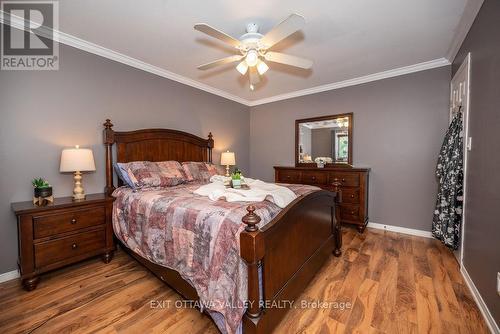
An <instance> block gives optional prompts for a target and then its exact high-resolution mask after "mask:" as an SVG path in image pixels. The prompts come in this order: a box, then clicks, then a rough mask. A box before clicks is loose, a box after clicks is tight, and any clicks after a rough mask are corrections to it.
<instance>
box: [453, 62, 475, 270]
mask: <svg viewBox="0 0 500 334" xmlns="http://www.w3.org/2000/svg"><path fill="white" fill-rule="evenodd" d="M463 71H467V72H466V73H465V74H466V82H467V84H466V91H465V95H466V96H467V101H466V105H465V106H464V105H462V110H463V111H462V123H463V132H464V133H463V136H464V137H463V143H464V148H463V150H464V152H463V177H464V180H463V202H462V222H461V227H460V229H461V231H460V233H461V235H460V254H459V258H458V262H459V265H460V267H462V266H463V260H464V245H465V224H466V221H465V212H466V208H467V165H468V163H467V162H468V157H469V151H470V150H471V149H472V148H471V146H470V144H471V139H470V136H469V128H470V126H469V119H470V117H469V115H470V81H471V80H470V78H471V53H470V52H469V53H468V54H467V56H466V57H465V59H464V61H463V62H462V64H461V65H460V67H459V69H458V71H457V72H456V73H455V75H454V76H453V78H452V79H451V81H450V111H449V121H450V122H451V119H452V117H453V80H454V79H455V78H456V77H457V75H459V74H461V73H462V72H463ZM455 255H456V254H455Z"/></svg>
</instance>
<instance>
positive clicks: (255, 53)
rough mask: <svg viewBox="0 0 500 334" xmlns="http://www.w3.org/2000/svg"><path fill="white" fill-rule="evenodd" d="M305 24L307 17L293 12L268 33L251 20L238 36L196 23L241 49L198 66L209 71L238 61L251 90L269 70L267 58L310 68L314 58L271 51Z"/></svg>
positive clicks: (238, 68) (239, 68)
mask: <svg viewBox="0 0 500 334" xmlns="http://www.w3.org/2000/svg"><path fill="white" fill-rule="evenodd" d="M305 23H306V21H305V19H304V17H302V16H301V15H298V14H292V15H290V16H288V17H287V18H286V19H284V20H283V21H282V22H281V23H279V24H278V25H276V26H275V27H274V28H273V29H271V31H269V32H268V33H267V34H265V35H262V34H261V33H259V26H258V25H257V24H255V23H249V24H248V25H247V27H246V31H247V32H246V34H244V35H242V36H241V37H240V38H239V39H236V38H234V37H232V36H229V35H228V34H226V33H224V32H222V31H219V30H217V29H215V28H213V27H211V26H209V25H208V24H206V23H198V24H195V25H194V29H196V30H198V31H201V32H203V33H205V34H207V35H209V36H211V37H214V38H217V39H219V40H221V41H223V42H225V43H227V44H230V45H231V46H233V47H234V48H235V49H236V50H238V51H239V54H237V55H234V56H229V57H226V58H222V59H219V60H216V61H212V62H210V63H206V64H203V65H200V66H198V69H200V70H208V69H210V68H213V67H216V66H219V65H223V64H229V63H234V62H239V63H238V65H237V66H236V69H237V70H238V72H240V73H241V75H245V74H246V73H247V72H248V76H249V80H250V89H251V90H254V88H255V85H256V84H258V83H259V82H260V76H261V75H263V74H264V73H265V72H266V71H267V70H268V69H269V66H268V65H267V64H266V63H265V61H270V62H275V63H281V64H286V65H289V66H294V67H299V68H303V69H309V68H311V67H312V64H313V62H312V61H311V60H308V59H304V58H300V57H296V56H291V55H287V54H284V53H280V52H274V51H269V49H271V48H272V47H273V46H274V45H275V44H276V43H278V42H279V41H281V40H283V39H285V38H287V37H288V36H290V35H291V34H293V33H294V32H296V31H298V30H300V29H302V28H303V27H304V25H305Z"/></svg>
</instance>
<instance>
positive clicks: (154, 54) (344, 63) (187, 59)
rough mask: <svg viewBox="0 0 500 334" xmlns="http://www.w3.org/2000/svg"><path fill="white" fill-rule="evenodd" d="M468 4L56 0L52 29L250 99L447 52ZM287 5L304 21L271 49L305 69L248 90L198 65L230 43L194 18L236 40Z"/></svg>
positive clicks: (242, 81)
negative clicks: (302, 61) (307, 62)
mask: <svg viewBox="0 0 500 334" xmlns="http://www.w3.org/2000/svg"><path fill="white" fill-rule="evenodd" d="M470 1H471V0H470ZM472 1H475V2H477V1H476V0H472ZM481 2H482V1H481ZM466 5H467V0H439V1H436V0H411V1H410V0H379V1H373V0H343V1H341V0H312V1H304V0H286V1H285V0H264V1H261V0H253V1H229V0H226V1H222V0H211V1H201V0H199V1H194V0H183V1H174V0H149V1H137V0H136V1H133V0H107V1H102V0H86V1H74V0H60V1H59V11H60V16H59V17H60V19H59V21H60V22H59V30H60V31H62V32H64V33H67V34H70V35H73V36H75V37H78V38H81V39H83V40H85V41H89V42H92V43H95V44H97V45H100V46H102V47H104V48H107V49H110V50H113V51H116V52H119V53H121V54H124V55H126V56H129V57H132V58H135V59H138V60H140V61H143V62H145V63H148V64H151V65H153V66H156V67H159V68H160V69H163V70H167V71H170V72H173V73H175V74H176V75H179V76H182V77H186V78H189V79H191V80H194V81H196V82H199V83H201V84H204V85H208V86H211V87H214V88H216V89H218V90H221V91H224V92H226V93H229V94H232V95H234V96H237V97H239V98H242V99H245V100H248V101H255V100H259V99H263V98H269V97H272V96H275V95H279V94H286V93H290V92H294V91H298V90H303V89H309V88H311V87H316V86H320V85H325V84H330V83H335V82H340V81H344V80H349V79H353V78H357V77H362V76H366V75H370V74H373V73H378V72H383V71H387V70H391V69H395V68H400V67H405V66H410V65H414V64H417V63H422V62H428V61H432V60H436V59H440V58H443V57H446V56H447V52H448V51H449V48H450V45H451V44H452V43H453V40H454V38H455V39H456V37H455V35H456V34H457V30H459V29H458V28H459V22H460V20H461V17H462V15H463V13H464V9H466ZM294 12H295V13H299V14H301V15H303V16H304V17H305V18H306V26H305V28H304V29H303V30H302V31H300V32H297V33H295V34H293V35H292V36H291V37H289V38H288V39H286V40H284V41H283V42H281V43H279V44H278V45H277V46H276V47H275V48H273V50H274V51H280V52H285V53H289V54H292V55H296V56H301V57H305V58H309V59H312V60H313V61H314V65H313V68H312V70H309V71H307V70H298V69H295V68H291V67H287V66H284V65H278V64H275V63H269V65H270V70H269V71H268V72H267V73H266V74H265V75H264V78H263V81H262V82H261V84H260V85H259V86H257V87H256V89H255V91H253V92H252V91H250V90H249V87H248V86H249V85H248V78H247V77H242V76H241V75H240V74H239V73H238V72H237V71H236V70H235V69H234V66H235V65H236V64H234V65H232V64H230V65H227V66H221V67H220V68H216V69H213V70H209V71H200V70H198V69H197V68H196V66H197V65H199V64H202V63H206V62H209V61H212V60H215V59H218V58H222V57H225V56H228V55H230V54H232V53H233V51H232V50H231V47H228V46H226V45H224V44H223V43H222V42H219V41H218V40H215V39H213V38H210V37H208V36H206V35H204V34H202V33H200V32H198V31H195V30H194V29H193V25H194V24H195V23H199V22H205V23H208V24H210V25H212V26H214V27H216V28H218V29H220V30H222V31H224V32H226V33H228V34H230V35H232V36H235V37H237V38H238V37H239V36H240V35H241V34H243V33H244V29H245V25H246V24H247V23H249V22H255V23H257V24H259V25H260V27H261V30H260V31H261V32H262V33H266V32H267V31H269V30H270V29H271V28H272V27H273V26H274V25H275V24H276V23H278V22H279V21H281V20H282V19H283V18H285V17H286V16H288V15H289V14H290V13H294ZM466 12H467V11H466Z"/></svg>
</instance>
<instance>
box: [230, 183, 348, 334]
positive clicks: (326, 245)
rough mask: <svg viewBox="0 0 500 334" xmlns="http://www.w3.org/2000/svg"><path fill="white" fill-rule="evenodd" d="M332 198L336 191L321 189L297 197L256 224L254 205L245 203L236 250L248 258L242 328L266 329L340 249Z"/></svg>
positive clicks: (261, 331) (267, 330) (282, 313)
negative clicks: (261, 224)
mask: <svg viewBox="0 0 500 334" xmlns="http://www.w3.org/2000/svg"><path fill="white" fill-rule="evenodd" d="M337 199H338V196H337ZM335 200H336V193H334V192H330V191H324V190H322V191H317V192H313V193H311V194H308V195H306V196H304V197H300V198H298V199H296V200H295V201H294V202H293V203H291V204H290V205H289V206H287V207H286V208H285V209H284V210H282V211H281V212H280V214H279V215H278V216H276V217H275V218H274V219H273V220H272V221H271V222H270V223H268V224H267V225H266V226H265V227H263V228H262V229H257V228H256V226H255V225H256V224H258V222H259V221H260V218H259V217H258V216H257V215H256V214H255V212H254V210H255V209H254V208H253V207H252V206H249V207H248V208H247V210H248V214H247V215H246V216H245V217H243V222H244V223H245V224H247V227H246V230H245V232H243V233H242V234H241V236H240V239H241V256H242V258H243V259H244V260H245V261H246V262H247V264H248V301H249V304H248V309H247V312H246V314H245V316H244V319H243V325H244V333H245V334H247V333H271V332H272V330H273V329H274V328H275V327H276V326H277V325H278V323H279V322H280V321H281V319H282V318H283V317H284V315H285V314H286V312H287V311H288V308H289V307H290V306H291V304H290V302H292V301H294V300H295V299H296V298H297V297H298V296H299V295H300V293H301V292H302V291H303V290H304V287H306V286H307V285H308V283H309V282H310V281H311V280H312V279H313V277H314V276H315V275H316V273H317V272H318V270H319V269H320V268H321V266H322V265H323V263H324V262H325V261H326V260H327V259H328V257H329V256H331V254H332V253H334V254H335V255H336V256H339V255H340V247H341V234H340V224H336V219H335ZM259 268H260V269H259ZM259 270H261V271H262V273H261V274H262V286H259Z"/></svg>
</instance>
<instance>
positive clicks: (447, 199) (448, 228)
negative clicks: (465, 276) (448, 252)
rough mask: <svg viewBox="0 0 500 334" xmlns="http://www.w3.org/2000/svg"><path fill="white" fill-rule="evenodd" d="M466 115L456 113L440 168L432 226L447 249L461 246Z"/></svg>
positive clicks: (438, 163) (442, 149) (442, 148)
mask: <svg viewBox="0 0 500 334" xmlns="http://www.w3.org/2000/svg"><path fill="white" fill-rule="evenodd" d="M462 129H463V126H462V112H461V110H459V111H458V112H456V113H455V116H454V117H453V119H452V121H451V123H450V127H449V128H448V131H447V132H446V135H445V137H444V141H443V145H442V146H441V151H440V152H439V158H438V162H437V167H436V176H437V179H438V183H439V190H438V195H437V201H436V210H434V218H433V223H432V235H433V236H434V237H436V238H437V239H439V240H441V241H442V242H443V243H444V244H445V245H446V246H448V247H450V248H453V249H457V248H458V246H459V245H460V234H461V222H462V204H463V131H462Z"/></svg>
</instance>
